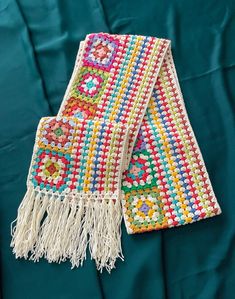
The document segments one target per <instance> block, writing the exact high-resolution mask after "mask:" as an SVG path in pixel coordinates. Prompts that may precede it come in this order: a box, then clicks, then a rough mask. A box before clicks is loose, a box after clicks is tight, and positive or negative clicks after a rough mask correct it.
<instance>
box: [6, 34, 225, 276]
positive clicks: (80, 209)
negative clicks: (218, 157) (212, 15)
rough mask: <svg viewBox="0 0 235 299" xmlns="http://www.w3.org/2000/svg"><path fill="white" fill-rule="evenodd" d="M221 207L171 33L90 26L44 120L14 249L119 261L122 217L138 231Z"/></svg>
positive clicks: (53, 257) (76, 260) (75, 261)
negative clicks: (58, 101)
mask: <svg viewBox="0 0 235 299" xmlns="http://www.w3.org/2000/svg"><path fill="white" fill-rule="evenodd" d="M220 213H221V210H220V207H219V204H218V202H217V200H216V198H215V195H214V192H213V189H212V186H211V183H210V180H209V177H208V174H207V171H206V168H205V164H204V162H203V158H202V156H201V153H200V150H199V147H198V144H197V141H196V138H195V136H194V133H193V131H192V127H191V125H190V122H189V119H188V117H187V113H186V109H185V106H184V101H183V97H182V94H181V91H180V87H179V83H178V79H177V75H176V71H175V67H174V63H173V58H172V54H171V50H170V41H168V40H165V39H158V38H154V37H145V36H137V35H110V34H106V33H97V34H89V35H88V36H87V37H86V39H85V41H84V42H82V43H81V44H80V48H79V51H78V55H77V59H76V63H75V67H74V71H73V74H72V77H71V80H70V82H69V85H68V88H67V90H66V93H65V96H64V99H63V102H62V105H61V108H60V111H59V113H58V115H57V116H56V117H45V118H42V120H41V121H40V123H39V126H38V130H37V135H36V141H35V146H34V151H33V157H32V162H31V166H30V170H29V175H28V180H27V192H26V195H25V197H24V199H23V201H22V203H21V204H20V206H19V209H18V216H17V219H16V224H15V226H14V228H13V229H12V242H11V246H12V247H13V252H14V253H15V256H16V257H24V258H29V259H32V260H34V261H38V260H39V259H40V258H41V257H45V258H46V259H47V260H48V261H49V262H61V261H65V260H67V259H68V260H70V261H71V263H72V267H75V266H79V265H81V264H82V263H83V260H84V259H85V258H86V250H87V247H88V248H89V250H90V254H91V258H93V259H94V260H95V262H96V265H97V269H99V270H100V271H102V269H103V268H106V269H107V270H108V271H111V269H112V268H114V266H115V261H116V259H117V258H118V257H120V258H121V259H123V255H122V250H121V231H120V223H121V220H122V217H124V220H125V224H126V228H127V232H128V233H130V234H132V233H140V232H145V231H150V230H158V229H162V228H168V227H175V226H179V225H184V224H187V223H192V222H195V221H198V220H201V219H205V218H208V217H212V216H215V215H218V214H220Z"/></svg>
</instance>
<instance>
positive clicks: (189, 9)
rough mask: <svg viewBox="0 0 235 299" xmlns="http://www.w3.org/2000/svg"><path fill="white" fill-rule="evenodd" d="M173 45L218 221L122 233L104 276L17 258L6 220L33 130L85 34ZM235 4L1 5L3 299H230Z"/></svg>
mask: <svg viewBox="0 0 235 299" xmlns="http://www.w3.org/2000/svg"><path fill="white" fill-rule="evenodd" d="M99 31H103V32H111V33H132V34H144V35H153V36H157V37H163V38H168V39H171V40H172V48H173V55H174V58H175V64H176V68H177V71H178V75H179V81H180V83H181V86H182V91H183V94H184V97H185V103H186V107H187V110H188V114H189V117H190V120H191V122H192V126H193V128H194V131H195V134H196V136H197V139H198V142H199V145H200V148H201V150H202V153H203V156H204V159H205V162H206V165H207V168H208V172H209V175H210V177H211V181H212V184H213V186H214V190H215V193H216V195H217V197H218V200H219V203H220V204H221V207H222V210H223V214H222V215H221V216H218V217H215V218H213V219H209V220H205V221H201V222H198V223H196V224H192V225H187V226H185V227H180V228H175V229H169V230H165V231H158V232H151V233H146V234H142V235H132V236H129V235H127V233H126V231H125V227H124V226H123V235H122V241H123V251H124V255H125V262H118V263H117V269H116V270H114V271H113V272H112V274H111V275H109V274H107V273H103V274H99V273H97V271H96V269H95V266H94V263H93V262H92V261H90V260H89V259H88V260H87V261H86V263H85V265H84V266H83V268H79V269H76V270H72V271H71V270H70V264H69V263H64V264H61V265H57V264H48V263H47V262H46V261H44V260H43V261H41V262H40V263H36V264H34V263H33V262H28V261H24V260H15V258H14V256H13V255H12V253H11V249H10V248H9V243H10V223H11V221H12V220H13V219H14V218H15V216H16V210H17V207H18V205H19V203H20V201H21V200H22V197H23V194H24V192H25V189H26V187H25V181H26V176H27V171H28V167H29V163H30V159H31V154H32V148H33V143H34V138H35V131H36V126H37V124H38V121H39V119H40V118H41V117H42V116H48V115H55V114H56V113H57V111H58V108H59V106H60V103H61V100H62V97H63V94H64V92H65V88H66V86H67V84H68V82H69V79H70V76H71V72H72V69H73V64H74V60H75V56H76V52H77V49H78V45H79V42H80V40H82V39H84V37H85V35H86V34H87V33H90V32H99ZM234 36H235V1H234V0H231V1H229V0H224V1H218V0H208V1H205V0H181V1H179V0H168V1H155V0H79V1H75V0H66V1H65V0H64V1H62V0H57V1H56V0H17V1H13V0H1V1H0V99H1V108H0V124H1V125H0V165H1V171H0V188H1V189H0V198H1V200H0V238H1V239H0V242H1V247H0V248H1V260H0V269H1V293H2V297H3V299H39V298H44V299H49V298H50V299H54V298H56V299H75V298H76V299H83V298H84V299H93V298H94V299H99V298H103V299H104V298H105V299H168V298H169V299H232V298H234V296H235V250H234V249H235V217H234V211H235V192H234V190H235V188H234V187H235V125H234V123H235V87H234V85H235V81H234V80H235V39H234Z"/></svg>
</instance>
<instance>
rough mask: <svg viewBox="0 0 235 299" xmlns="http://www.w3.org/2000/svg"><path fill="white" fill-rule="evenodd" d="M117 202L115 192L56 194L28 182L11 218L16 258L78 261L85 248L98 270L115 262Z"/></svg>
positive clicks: (79, 263)
mask: <svg viewBox="0 0 235 299" xmlns="http://www.w3.org/2000/svg"><path fill="white" fill-rule="evenodd" d="M121 221H122V213H121V204H120V200H119V198H118V196H117V194H102V195H101V194H99V195H97V194H94V193H89V194H88V193H82V192H80V193H78V194H76V195H69V194H64V195H58V194H52V193H47V192H44V191H41V190H35V189H33V188H31V187H30V188H29V189H28V190H27V192H26V195H25V197H24V199H23V201H22V202H21V204H20V206H19V209H18V215H17V219H16V220H15V221H13V223H12V241H11V247H12V248H13V253H14V254H15V256H16V258H22V257H23V258H25V259H30V260H33V261H34V262H37V261H39V259H40V258H42V257H44V258H46V259H47V260H48V262H50V263H51V262H56V263H60V262H64V261H66V260H70V262H71V264H72V267H71V268H72V269H73V268H75V267H79V266H82V264H83V261H84V260H85V259H86V252H87V249H88V248H89V251H90V255H91V259H94V260H95V262H96V266H97V269H98V270H99V271H100V272H102V270H103V268H106V270H107V271H108V272H110V271H111V270H112V269H113V268H115V261H116V259H117V258H121V259H122V260H123V254H122V249H121Z"/></svg>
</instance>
